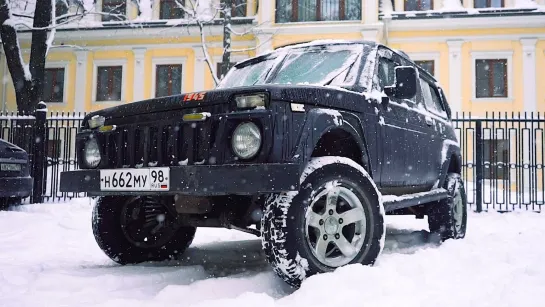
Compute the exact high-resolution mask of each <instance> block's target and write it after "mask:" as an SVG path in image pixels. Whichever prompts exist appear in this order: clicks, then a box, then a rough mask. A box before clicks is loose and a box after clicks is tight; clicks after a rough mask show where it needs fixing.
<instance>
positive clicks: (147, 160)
mask: <svg viewBox="0 0 545 307" xmlns="http://www.w3.org/2000/svg"><path fill="white" fill-rule="evenodd" d="M211 125H212V123H211V121H210V120H208V121H205V122H192V123H183V122H180V121H175V122H166V123H165V122H159V123H154V124H153V125H151V124H150V125H144V124H131V125H124V126H118V127H117V129H116V130H115V131H113V132H110V133H104V134H102V136H101V139H102V140H101V144H102V153H103V162H102V163H101V166H100V167H101V168H127V167H160V166H176V165H193V164H208V161H209V159H210V148H211V142H210V131H211Z"/></svg>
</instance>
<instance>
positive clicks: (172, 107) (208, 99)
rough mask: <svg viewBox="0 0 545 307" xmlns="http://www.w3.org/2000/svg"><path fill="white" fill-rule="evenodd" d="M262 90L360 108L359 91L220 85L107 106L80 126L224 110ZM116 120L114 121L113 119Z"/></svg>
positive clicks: (294, 98)
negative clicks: (239, 98) (98, 118)
mask: <svg viewBox="0 0 545 307" xmlns="http://www.w3.org/2000/svg"><path fill="white" fill-rule="evenodd" d="M259 92H266V93H268V94H269V96H270V99H271V100H276V101H286V102H297V103H310V104H313V105H315V106H323V107H329V108H335V109H344V110H349V111H354V110H356V109H361V107H362V103H361V100H362V99H366V98H365V96H363V95H362V94H358V93H355V92H351V91H347V90H346V89H343V88H340V87H328V86H317V85H310V84H308V85H307V84H303V85H272V84H266V85H254V86H247V87H233V88H220V89H215V90H210V91H203V92H195V93H186V94H181V95H175V96H167V97H159V98H153V99H147V100H141V101H136V102H133V103H128V104H124V105H119V106H115V107H111V108H107V109H102V110H99V111H95V112H92V113H89V114H87V115H86V116H85V119H84V126H85V125H86V123H87V121H88V120H89V119H90V118H91V117H93V116H95V115H100V116H104V117H105V118H106V122H109V120H111V119H119V118H128V117H131V116H138V115H142V114H152V113H168V112H173V111H177V110H181V109H187V110H188V112H189V110H191V112H211V113H219V112H226V111H227V110H229V108H232V107H233V104H234V101H233V100H234V98H233V97H234V96H235V95H238V94H251V93H259ZM115 122H117V121H115Z"/></svg>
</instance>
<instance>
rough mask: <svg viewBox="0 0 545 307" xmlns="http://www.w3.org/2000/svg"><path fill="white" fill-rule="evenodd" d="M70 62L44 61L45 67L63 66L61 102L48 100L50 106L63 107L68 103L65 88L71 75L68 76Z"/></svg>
mask: <svg viewBox="0 0 545 307" xmlns="http://www.w3.org/2000/svg"><path fill="white" fill-rule="evenodd" d="M69 66H70V62H69V61H55V62H49V61H46V64H45V69H48V68H64V80H63V87H62V91H63V92H62V102H48V103H51V106H61V107H64V106H66V105H67V104H68V97H67V90H66V89H67V88H68V81H67V80H70V78H71V77H72V76H70V70H69ZM44 81H45V75H44Z"/></svg>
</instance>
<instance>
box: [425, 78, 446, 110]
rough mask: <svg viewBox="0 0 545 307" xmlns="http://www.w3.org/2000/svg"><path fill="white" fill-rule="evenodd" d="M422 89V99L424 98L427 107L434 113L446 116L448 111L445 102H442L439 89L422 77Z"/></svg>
mask: <svg viewBox="0 0 545 307" xmlns="http://www.w3.org/2000/svg"><path fill="white" fill-rule="evenodd" d="M420 89H421V93H422V100H424V103H425V104H426V108H427V109H428V110H429V111H432V112H433V113H436V114H440V115H441V116H444V117H446V116H447V113H446V112H445V109H444V107H443V104H442V103H441V99H440V98H439V93H438V92H437V89H435V87H433V86H431V85H430V84H429V83H428V82H427V81H425V80H424V79H422V78H420Z"/></svg>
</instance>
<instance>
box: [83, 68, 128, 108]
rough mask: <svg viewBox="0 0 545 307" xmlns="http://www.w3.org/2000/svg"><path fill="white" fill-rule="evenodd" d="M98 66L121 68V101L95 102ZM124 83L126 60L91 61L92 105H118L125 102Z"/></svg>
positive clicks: (125, 78)
mask: <svg viewBox="0 0 545 307" xmlns="http://www.w3.org/2000/svg"><path fill="white" fill-rule="evenodd" d="M100 66H121V100H116V101H97V100H96V98H97V86H98V67H100ZM126 82H127V60H126V59H108V60H94V61H93V93H92V95H93V96H92V97H91V101H92V104H106V105H118V104H123V103H125V102H126V98H125V97H126V96H125V95H126V90H125V88H126Z"/></svg>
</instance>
